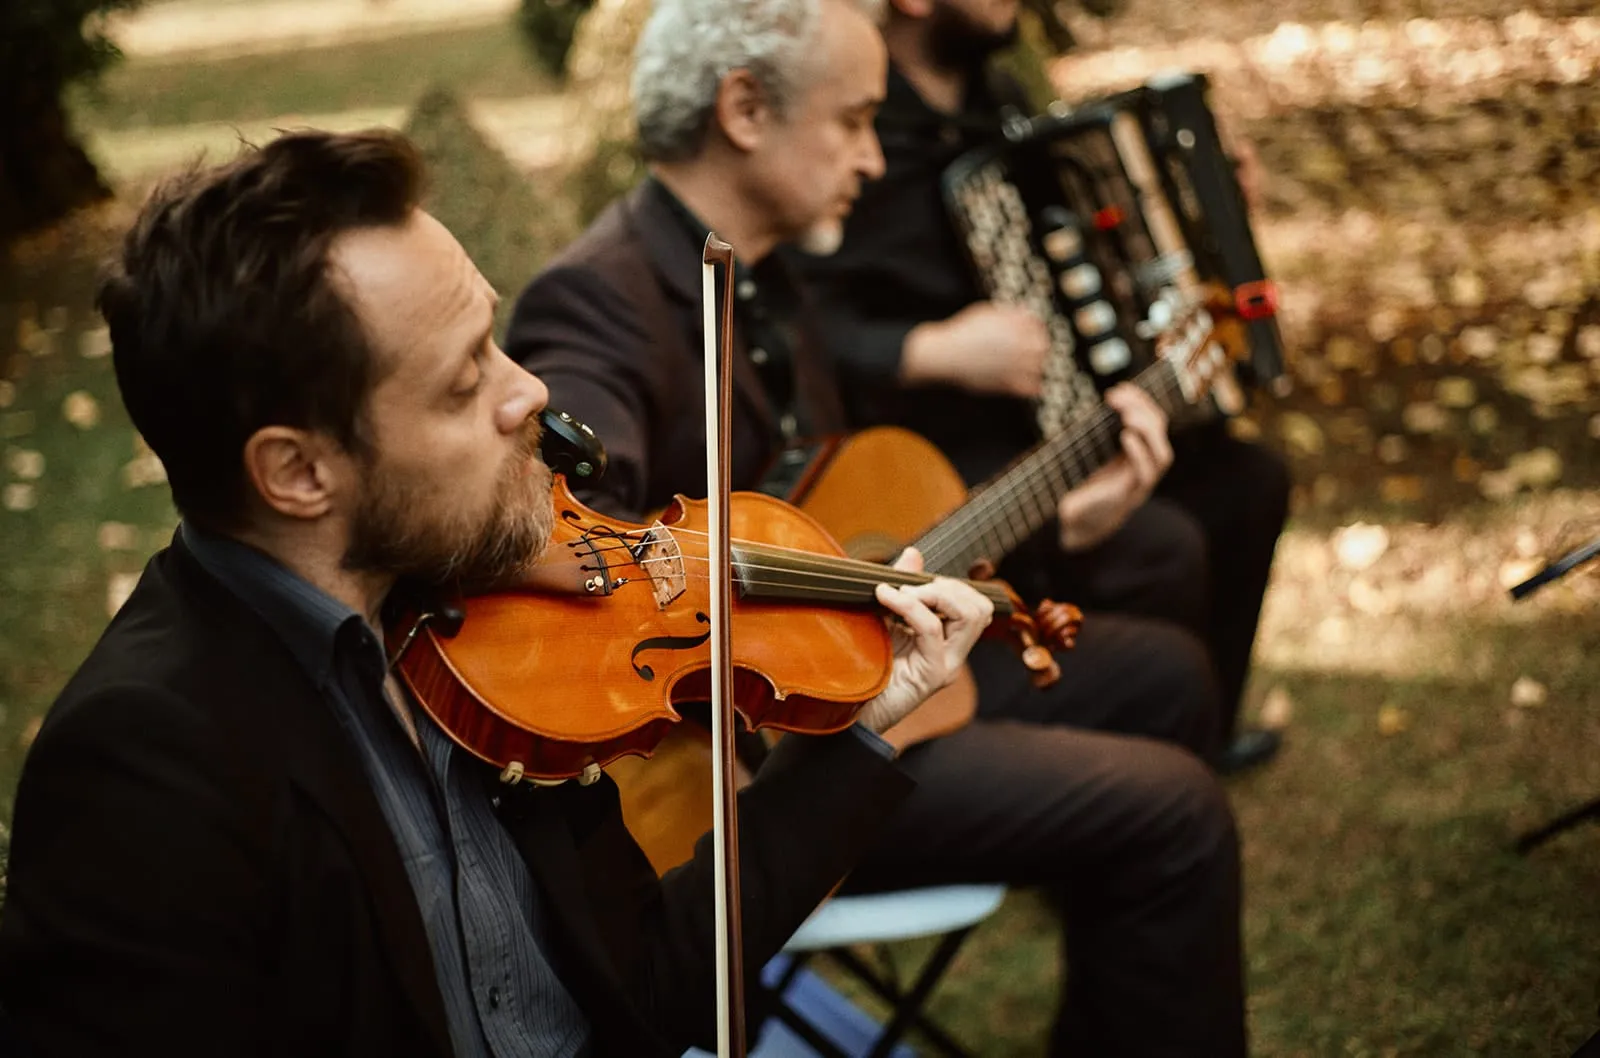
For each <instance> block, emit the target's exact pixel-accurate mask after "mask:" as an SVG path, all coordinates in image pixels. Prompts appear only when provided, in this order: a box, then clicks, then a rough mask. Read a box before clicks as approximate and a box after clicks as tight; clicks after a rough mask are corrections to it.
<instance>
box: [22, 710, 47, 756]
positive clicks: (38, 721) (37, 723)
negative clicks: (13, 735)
mask: <svg viewBox="0 0 1600 1058" xmlns="http://www.w3.org/2000/svg"><path fill="white" fill-rule="evenodd" d="M43 726H44V717H42V716H36V717H34V718H33V719H32V720H29V721H28V722H27V723H26V724H23V725H22V734H21V736H19V737H18V739H17V744H18V745H20V746H21V747H22V748H23V749H27V748H28V747H29V746H31V745H33V740H34V739H36V738H38V737H39V729H40V728H41V727H43Z"/></svg>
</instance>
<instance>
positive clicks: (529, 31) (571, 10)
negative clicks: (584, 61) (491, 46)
mask: <svg viewBox="0 0 1600 1058" xmlns="http://www.w3.org/2000/svg"><path fill="white" fill-rule="evenodd" d="M593 6H594V0H522V6H521V7H520V8H519V9H518V11H517V27H518V28H519V29H520V30H522V37H523V40H524V41H525V42H526V43H527V45H528V49H529V50H530V51H531V52H533V57H534V60H535V61H537V62H538V64H539V66H540V68H541V69H542V70H544V72H545V73H548V74H550V75H551V76H553V77H560V76H562V75H563V74H564V73H565V72H566V68H567V52H568V51H570V50H571V49H572V38H573V35H574V34H575V33H576V32H577V30H578V23H579V22H580V21H581V20H582V19H583V16H584V15H585V14H587V13H588V11H589V9H590V8H591V7H593Z"/></svg>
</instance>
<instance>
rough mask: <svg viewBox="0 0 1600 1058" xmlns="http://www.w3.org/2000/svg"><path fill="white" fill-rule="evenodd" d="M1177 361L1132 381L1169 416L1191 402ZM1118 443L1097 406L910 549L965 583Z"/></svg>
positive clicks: (1028, 532) (1113, 423) (1043, 519)
mask: <svg viewBox="0 0 1600 1058" xmlns="http://www.w3.org/2000/svg"><path fill="white" fill-rule="evenodd" d="M1208 338H1209V336H1208ZM1174 359H1175V360H1181V361H1183V363H1182V364H1181V365H1179V364H1177V363H1175V362H1174ZM1174 359H1167V358H1162V359H1160V360H1157V361H1156V362H1155V363H1154V364H1152V365H1150V366H1149V367H1148V368H1146V369H1145V370H1144V371H1142V372H1140V373H1139V375H1138V376H1137V377H1135V378H1134V380H1133V382H1134V384H1135V385H1137V386H1138V387H1139V388H1140V389H1142V390H1144V391H1145V392H1146V393H1147V394H1149V396H1150V398H1151V399H1152V400H1154V401H1155V403H1156V405H1157V406H1158V407H1160V408H1161V409H1162V411H1163V412H1165V413H1166V414H1167V415H1168V416H1169V417H1170V416H1172V415H1173V414H1174V413H1175V412H1177V411H1178V410H1179V409H1180V408H1182V407H1183V406H1185V405H1186V404H1187V403H1188V394H1187V393H1186V392H1185V391H1184V388H1183V385H1182V382H1181V379H1180V377H1179V371H1180V370H1186V369H1187V368H1188V361H1189V357H1188V356H1187V355H1176V356H1175V357H1174ZM1121 436H1122V423H1121V420H1120V418H1119V417H1118V416H1117V414H1116V413H1115V412H1114V411H1112V410H1111V409H1110V408H1108V407H1106V406H1104V405H1101V407H1100V408H1099V409H1098V410H1097V411H1096V412H1095V413H1093V414H1092V415H1091V416H1089V417H1088V418H1087V419H1086V420H1082V421H1080V422H1079V423H1078V424H1077V425H1076V426H1074V427H1071V428H1069V429H1067V430H1066V431H1064V432H1062V433H1059V434H1057V435H1055V436H1054V437H1051V438H1049V439H1048V440H1046V441H1044V442H1042V443H1041V444H1039V445H1038V446H1037V447H1035V448H1034V449H1033V450H1032V451H1031V452H1029V453H1027V454H1026V455H1024V456H1022V457H1021V458H1019V459H1018V460H1017V461H1016V462H1015V463H1013V464H1012V465H1011V466H1010V467H1009V468H1007V469H1006V470H1005V471H1003V472H1002V473H1001V474H1000V475H999V476H998V477H996V478H994V479H993V480H991V481H990V482H988V483H987V484H985V485H981V486H979V487H978V488H977V489H976V490H974V491H973V492H972V493H970V494H969V496H968V500H967V502H966V504H964V505H963V506H962V507H960V508H958V509H957V510H955V511H953V512H951V513H950V515H948V516H947V517H946V518H945V520H944V521H942V522H940V523H938V524H937V525H935V526H933V527H932V528H931V529H929V530H928V532H926V533H924V534H923V536H922V537H921V538H920V539H918V540H917V541H915V542H914V543H915V546H916V547H917V548H918V549H919V550H921V551H922V553H923V555H924V557H925V559H927V563H928V564H927V568H928V570H929V571H930V572H939V573H947V574H953V575H957V576H964V575H965V574H966V573H967V571H968V570H970V569H971V568H972V564H973V563H974V562H976V561H977V560H979V559H988V560H990V561H993V562H996V563H998V562H999V560H1000V559H1002V558H1004V557H1005V556H1006V555H1007V554H1009V553H1010V552H1011V551H1012V550H1013V549H1014V548H1015V547H1016V546H1017V545H1018V544H1020V543H1022V542H1023V541H1024V540H1026V539H1028V538H1029V537H1031V536H1032V535H1033V534H1034V533H1036V532H1038V531H1039V530H1040V529H1041V528H1042V527H1043V526H1044V525H1046V524H1047V523H1048V522H1049V521H1050V519H1051V518H1053V517H1054V516H1055V514H1056V508H1057V506H1058V503H1059V500H1060V497H1061V496H1063V495H1065V494H1066V493H1067V492H1069V491H1071V490H1072V489H1073V488H1076V487H1077V486H1078V485H1080V484H1082V483H1083V481H1084V480H1085V479H1086V478H1087V477H1088V476H1089V475H1090V474H1092V473H1093V472H1094V471H1095V470H1097V469H1099V468H1100V467H1102V466H1104V465H1105V464H1106V463H1108V462H1109V461H1110V460H1112V459H1113V458H1115V457H1116V456H1117V455H1118V454H1119V453H1120V452H1121V451H1122V440H1121Z"/></svg>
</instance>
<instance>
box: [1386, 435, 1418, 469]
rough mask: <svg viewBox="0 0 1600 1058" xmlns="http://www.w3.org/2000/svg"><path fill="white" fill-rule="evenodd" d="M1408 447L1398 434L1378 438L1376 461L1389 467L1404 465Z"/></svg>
mask: <svg viewBox="0 0 1600 1058" xmlns="http://www.w3.org/2000/svg"><path fill="white" fill-rule="evenodd" d="M1410 447H1411V446H1410V445H1408V444H1407V443H1406V439H1405V438H1404V437H1401V436H1400V435H1399V434H1397V433H1391V434H1384V435H1383V436H1382V437H1380V438H1378V461H1379V462H1382V463H1388V464H1390V465H1393V464H1395V463H1404V462H1405V460H1406V455H1407V454H1408V453H1409V451H1410Z"/></svg>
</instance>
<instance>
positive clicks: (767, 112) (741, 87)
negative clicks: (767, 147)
mask: <svg viewBox="0 0 1600 1058" xmlns="http://www.w3.org/2000/svg"><path fill="white" fill-rule="evenodd" d="M775 116H776V115H774V114H773V112H772V104H771V102H770V101H769V100H768V99H767V93H766V92H765V91H763V90H762V88H761V85H760V84H759V83H758V82H757V81H756V78H755V75H754V74H752V73H751V72H750V71H749V70H744V69H740V70H733V71H731V72H729V73H728V75H727V76H725V77H724V78H723V79H722V83H721V84H719V85H717V106H716V117H717V126H718V127H719V128H720V129H721V130H722V134H723V135H724V136H726V137H727V138H728V142H730V143H732V144H733V145H734V147H736V148H737V149H739V150H741V151H753V150H755V149H756V148H757V147H759V146H760V145H761V140H762V138H763V137H764V136H765V135H766V131H767V128H768V127H769V126H770V125H771V124H772V122H773V119H774V118H775Z"/></svg>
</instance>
